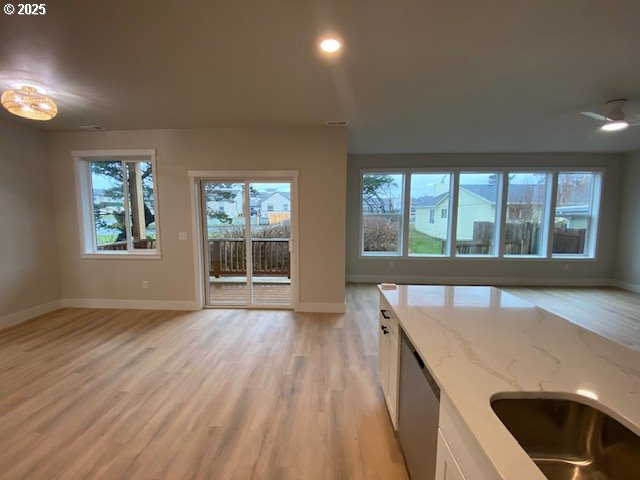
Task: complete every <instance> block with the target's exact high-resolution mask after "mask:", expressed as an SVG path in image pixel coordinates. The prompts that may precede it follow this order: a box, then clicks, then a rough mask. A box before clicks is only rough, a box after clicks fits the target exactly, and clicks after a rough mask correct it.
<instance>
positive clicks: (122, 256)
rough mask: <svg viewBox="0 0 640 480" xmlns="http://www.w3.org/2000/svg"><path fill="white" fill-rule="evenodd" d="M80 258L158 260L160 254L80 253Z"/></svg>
mask: <svg viewBox="0 0 640 480" xmlns="http://www.w3.org/2000/svg"><path fill="white" fill-rule="evenodd" d="M80 258H82V259H92V260H93V259H100V260H160V259H161V258H162V255H161V254H159V253H128V252H122V253H115V252H110V253H82V254H80Z"/></svg>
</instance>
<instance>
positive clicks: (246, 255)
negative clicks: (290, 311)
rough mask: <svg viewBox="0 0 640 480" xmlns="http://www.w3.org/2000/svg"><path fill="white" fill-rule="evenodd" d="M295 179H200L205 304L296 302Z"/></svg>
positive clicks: (257, 304)
mask: <svg viewBox="0 0 640 480" xmlns="http://www.w3.org/2000/svg"><path fill="white" fill-rule="evenodd" d="M291 187H292V183H291V181H284V180H265V181H262V180H258V179H256V180H255V181H252V180H251V179H242V180H233V181H227V180H216V179H212V180H202V181H201V182H200V192H201V210H202V217H203V230H204V242H205V243H204V247H205V248H204V260H205V265H204V267H205V268H204V269H205V294H206V304H207V305H208V306H213V307H225V306H236V307H269V306H273V307H290V306H292V299H293V295H292V284H291V271H292V268H291V263H292V262H291V251H292V248H291V247H292V220H293V219H292V214H291V212H292V188H291Z"/></svg>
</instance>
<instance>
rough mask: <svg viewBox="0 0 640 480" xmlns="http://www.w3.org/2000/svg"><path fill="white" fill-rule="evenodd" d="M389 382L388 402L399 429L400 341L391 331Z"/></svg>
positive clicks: (392, 417) (394, 426)
mask: <svg viewBox="0 0 640 480" xmlns="http://www.w3.org/2000/svg"><path fill="white" fill-rule="evenodd" d="M387 337H389V384H388V386H387V388H388V393H387V403H388V405H389V410H390V411H389V413H390V415H391V421H392V423H393V428H394V430H397V429H398V377H399V373H400V372H399V370H400V341H399V340H398V339H397V338H396V337H395V335H393V333H389V335H387Z"/></svg>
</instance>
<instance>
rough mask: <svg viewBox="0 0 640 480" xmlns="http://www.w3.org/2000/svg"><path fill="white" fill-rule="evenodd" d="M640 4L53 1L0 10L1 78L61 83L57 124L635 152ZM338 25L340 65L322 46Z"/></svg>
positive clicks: (371, 149)
mask: <svg viewBox="0 0 640 480" xmlns="http://www.w3.org/2000/svg"><path fill="white" fill-rule="evenodd" d="M638 23H640V2H639V1H638V0H608V1H605V0H597V1H596V0H563V1H558V0H538V1H535V2H534V1H531V0H500V1H498V0H484V1H481V2H480V1H478V0H456V1H447V2H443V1H429V0H416V1H405V0H397V1H389V0H368V1H348V0H316V1H308V0H262V1H242V0H239V1H229V0H225V1H217V0H213V1H212V0H207V1H204V0H203V1H164V0H154V1H141V0H138V1H135V2H132V1H130V0H128V1H122V0H110V1H86V0H69V1H65V2H49V3H48V4H47V14H46V15H45V16H42V17H24V16H17V15H13V16H7V15H4V14H2V15H1V16H0V84H1V83H2V82H3V81H6V80H7V79H8V78H15V77H16V76H19V77H28V78H29V79H31V80H35V81H38V82H40V83H43V84H45V85H47V86H48V87H49V88H51V89H53V91H54V93H53V96H54V97H55V99H56V101H57V102H58V104H59V114H58V116H57V117H56V118H55V119H54V120H53V121H51V122H47V123H42V124H41V123H38V124H35V123H34V122H25V121H23V120H20V119H18V118H17V117H14V116H12V115H10V114H9V113H7V112H5V111H2V113H1V114H0V118H1V119H4V120H10V121H18V122H23V123H29V124H31V125H34V126H37V127H39V128H43V129H46V130H51V131H68V130H77V129H78V126H79V125H87V124H98V125H102V126H104V127H105V128H106V129H108V130H116V129H151V128H199V127H262V126H292V125H295V126H313V125H324V123H325V122H326V121H327V120H347V121H348V122H349V127H348V129H347V132H348V149H349V152H351V153H404V152H505V151H506V152H536V151H539V152H541V151H544V152H551V151H555V152H559V151H629V150H635V149H640V127H635V128H629V129H627V130H626V131H624V132H621V133H615V134H605V133H603V132H600V131H599V130H598V128H597V127H598V124H597V122H595V121H593V120H591V119H589V118H586V117H583V116H581V115H579V114H578V112H580V111H583V110H589V109H598V108H599V107H600V104H602V103H604V101H605V100H607V99H611V98H618V97H627V98H629V99H630V100H633V101H632V102H630V103H629V104H628V105H627V107H626V109H625V110H626V111H627V113H640V28H639V25H638ZM327 32H335V33H338V34H339V35H340V36H341V37H342V38H343V39H344V43H345V51H344V54H343V55H342V56H341V57H340V58H335V59H327V58H323V57H322V56H321V55H319V54H318V52H317V47H316V44H317V40H318V38H319V36H320V35H323V34H325V33H327Z"/></svg>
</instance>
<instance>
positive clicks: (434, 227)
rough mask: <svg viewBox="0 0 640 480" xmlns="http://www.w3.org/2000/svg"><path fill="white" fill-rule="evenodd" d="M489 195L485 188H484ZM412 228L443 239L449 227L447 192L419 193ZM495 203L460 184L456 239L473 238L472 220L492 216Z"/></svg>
mask: <svg viewBox="0 0 640 480" xmlns="http://www.w3.org/2000/svg"><path fill="white" fill-rule="evenodd" d="M485 194H486V195H489V192H485ZM416 203H417V204H418V205H417V206H416V221H415V227H416V230H417V231H419V232H421V233H425V234H427V235H430V236H432V237H435V238H440V239H443V240H444V239H446V238H447V232H448V227H449V213H450V212H449V193H448V192H447V193H444V194H442V195H438V196H436V197H423V198H421V199H417V202H416ZM495 208H496V207H495V203H494V202H492V201H491V200H489V199H487V198H486V197H485V196H482V195H479V194H478V193H475V192H473V191H471V190H469V189H467V188H465V187H463V186H461V187H460V191H459V194H458V227H457V228H458V230H457V236H458V240H472V239H473V223H474V222H484V221H487V222H490V221H494V220H495Z"/></svg>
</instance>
